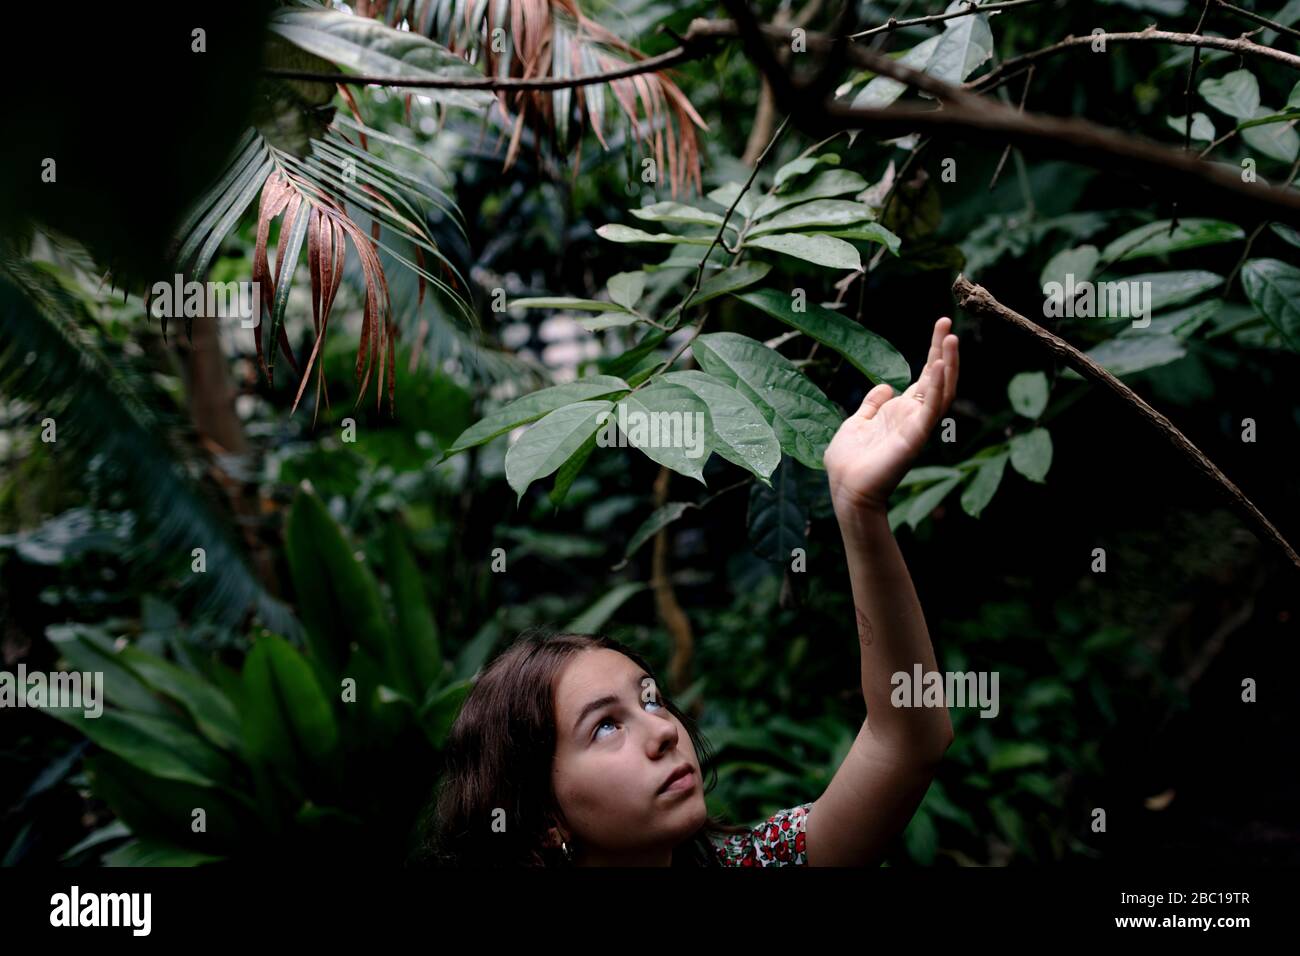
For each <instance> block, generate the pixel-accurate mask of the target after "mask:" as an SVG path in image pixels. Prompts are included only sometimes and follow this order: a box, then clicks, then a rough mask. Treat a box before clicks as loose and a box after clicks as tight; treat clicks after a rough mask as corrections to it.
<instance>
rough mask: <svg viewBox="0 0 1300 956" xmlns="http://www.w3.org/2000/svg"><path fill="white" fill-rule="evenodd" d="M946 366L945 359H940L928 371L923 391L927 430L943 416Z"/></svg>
mask: <svg viewBox="0 0 1300 956" xmlns="http://www.w3.org/2000/svg"><path fill="white" fill-rule="evenodd" d="M944 371H945V366H944V363H943V359H939V360H938V361H936V362H935V363H934V364H933V365H931V366H930V367H929V369H927V370H926V377H925V379H924V383H925V384H924V385H922V386H921V387H922V389H923V390H924V392H925V413H926V430H927V431H929V429H931V428H933V427H934V423H935V422H937V421H938V420H939V416H940V415H942V414H943V380H944V378H945V375H944Z"/></svg>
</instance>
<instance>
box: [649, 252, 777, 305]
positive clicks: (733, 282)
mask: <svg viewBox="0 0 1300 956" xmlns="http://www.w3.org/2000/svg"><path fill="white" fill-rule="evenodd" d="M771 271H772V264H771V263H770V262H757V261H750V262H742V263H740V265H736V266H732V267H731V268H729V269H724V270H723V271H722V272H719V273H718V274H717V275H711V276H709V277H708V278H707V279H705V280H704V281H703V282H701V283H700V291H699V292H697V293H695V298H694V299H692V300H691V305H692V306H697V305H703V304H704V303H705V302H708V301H710V300H712V299H716V298H717V297H718V296H720V295H726V294H727V293H728V292H735V291H736V290H737V289H743V288H745V287H746V286H749V285H753V284H754V283H755V282H757V281H758V280H759V279H762V278H763V277H764V276H765V275H767V274H768V273H769V272H771ZM676 311H677V309H675V308H674V309H673V310H672V312H670V313H669V315H672V314H673V313H675V312H676Z"/></svg>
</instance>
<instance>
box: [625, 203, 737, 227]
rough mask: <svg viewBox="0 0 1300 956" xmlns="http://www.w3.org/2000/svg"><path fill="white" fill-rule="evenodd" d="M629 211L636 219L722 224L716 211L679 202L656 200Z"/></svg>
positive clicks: (706, 224)
mask: <svg viewBox="0 0 1300 956" xmlns="http://www.w3.org/2000/svg"><path fill="white" fill-rule="evenodd" d="M630 212H631V213H632V215H634V216H636V217H637V218H638V219H644V220H646V221H647V222H681V223H688V224H690V225H699V226H721V225H722V217H721V216H720V215H718V214H717V213H716V212H709V211H708V210H707V209H698V208H696V207H695V206H687V205H685V204H683V203H679V202H667V201H665V202H657V203H654V204H653V205H650V206H646V207H644V208H643V209H632V210H630Z"/></svg>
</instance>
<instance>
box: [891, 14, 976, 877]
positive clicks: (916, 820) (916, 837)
mask: <svg viewBox="0 0 1300 956" xmlns="http://www.w3.org/2000/svg"><path fill="white" fill-rule="evenodd" d="M967 19H972V20H973V19H974V17H968V18H967ZM903 844H904V845H905V846H906V847H907V855H908V856H909V857H911V858H912V860H913V861H914V862H916V863H919V864H920V865H921V866H930V865H931V864H932V863H934V858H935V855H936V854H937V853H938V852H939V830H938V828H937V827H935V825H934V817H932V816H930V814H929V813H927V812H926V811H925V810H917V811H916V813H914V814H913V815H912V819H911V820H909V821H908V824H907V827H906V829H904V830H903Z"/></svg>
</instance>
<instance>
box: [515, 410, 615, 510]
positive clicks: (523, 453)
mask: <svg viewBox="0 0 1300 956" xmlns="http://www.w3.org/2000/svg"><path fill="white" fill-rule="evenodd" d="M613 408H614V404H613V403H612V402H608V401H585V402H575V403H574V404H571V405H565V406H564V407H562V408H557V409H555V410H554V411H552V412H549V413H547V414H546V415H545V416H544V417H542V419H541V420H540V421H538V422H537V423H536V424H535V425H532V426H530V427H529V429H528V430H527V431H526V432H524V433H523V434H522V435H520V436H519V440H518V441H517V442H515V443H514V444H513V445H511V446H510V449H509V451H507V452H506V461H505V466H506V481H508V482H509V483H510V487H511V488H513V489H514V490H515V493H516V495H518V499H517V500H519V501H522V500H523V497H524V492H525V491H527V490H528V486H529V485H530V484H532V483H533V482H534V481H536V480H537V479H539V478H545V477H546V476H547V475H549V474H550V473H551V472H553V471H555V470H556V469H557V468H559V467H560V466H561V465H563V464H564V462H565V461H566V460H567V459H568V458H569V457H570V456H571V455H572V454H573V453H574V452H575V451H577V450H578V449H579V448H581V447H582V445H583V443H584V442H585V441H586V440H587V439H588V438H590V437H591V435H592V434H593V433H595V431H596V429H597V428H599V427H600V424H601V422H600V415H601V413H602V412H609V411H611V410H612V409H613Z"/></svg>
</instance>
